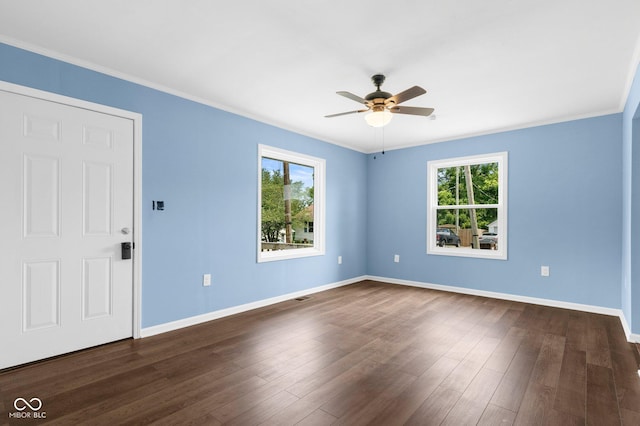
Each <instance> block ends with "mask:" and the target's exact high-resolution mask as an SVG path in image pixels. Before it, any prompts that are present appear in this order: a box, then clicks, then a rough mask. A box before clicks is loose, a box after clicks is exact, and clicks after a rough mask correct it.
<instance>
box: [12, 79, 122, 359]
mask: <svg viewBox="0 0 640 426" xmlns="http://www.w3.org/2000/svg"><path fill="white" fill-rule="evenodd" d="M133 135H134V133H133V122H132V120H130V119H127V118H122V117H117V116H114V115H109V114H105V113H100V112H96V111H92V110H89V109H85V108H79V107H74V106H69V105H65V104H61V103H57V102H53V101H48V100H43V99H37V98H34V97H30V96H25V95H20V94H15V93H10V92H6V91H2V90H0V206H1V207H0V369H1V368H6V367H10V366H15V365H19V364H23V363H26V362H30V361H35V360H39V359H43V358H46V357H50V356H54V355H59V354H63V353H67V352H71V351H75V350H78V349H82V348H87V347H90V346H95V345H99V344H103V343H107V342H111V341H114V340H118V339H122V338H127V337H131V336H132V335H133V260H131V259H129V260H123V259H122V256H121V243H122V242H130V241H132V239H133Z"/></svg>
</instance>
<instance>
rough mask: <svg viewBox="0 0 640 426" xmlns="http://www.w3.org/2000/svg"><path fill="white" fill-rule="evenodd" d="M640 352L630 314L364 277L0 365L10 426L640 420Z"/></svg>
mask: <svg viewBox="0 0 640 426" xmlns="http://www.w3.org/2000/svg"><path fill="white" fill-rule="evenodd" d="M639 362H640V354H637V353H636V352H635V347H634V346H632V345H630V344H629V343H627V341H626V336H625V334H624V330H623V329H622V327H621V324H620V321H619V319H618V318H617V317H613V316H606V315H600V314H591V313H586V312H578V311H569V310H564V309H560V308H550V307H545V306H540V305H531V304H526V303H520V302H512V301H505V300H498V299H490V298H485V297H480V296H471V295H464V294H455V293H447V292H444V291H439V290H432V289H425V288H418V287H403V286H400V285H391V284H386V283H381V282H375V281H362V282H360V283H356V284H353V285H349V286H344V287H341V288H337V289H333V290H328V291H325V292H321V293H315V294H312V295H309V297H306V298H304V299H303V300H300V301H299V300H288V301H284V302H281V303H278V304H274V305H270V306H267V307H264V308H260V309H254V310H251V311H248V312H245V313H242V314H238V315H234V316H230V317H225V318H221V319H218V320H215V321H210V322H207V323H203V324H199V325H196V326H192V327H188V328H185V329H181V330H176V331H172V332H168V333H164V334H160V335H157V336H153V337H149V338H145V339H139V340H124V341H119V342H114V343H112V344H108V345H103V346H100V347H96V348H91V349H87V350H84V351H79V352H76V353H73V354H69V355H66V356H62V357H58V358H53V359H50V360H45V361H42V362H37V363H33V364H31V365H27V366H23V367H19V368H15V369H12V370H5V371H0V425H3V424H11V425H13V424H32V423H31V422H30V421H28V420H24V421H23V420H19V421H18V420H17V419H16V421H13V420H12V419H10V417H9V413H10V412H11V411H12V410H14V408H13V403H14V400H15V399H16V398H18V397H27V396H36V397H38V398H41V399H42V401H43V407H45V408H46V412H47V419H46V420H41V421H39V422H38V424H52V425H65V426H66V425H71V424H73V425H76V424H78V425H82V424H91V425H92V426H93V425H114V424H118V425H127V424H132V425H133V424H135V425H139V424H157V425H178V424H180V425H188V424H192V425H205V424H206V425H223V424H242V425H244V424H266V425H288V424H291V425H293V424H302V425H327V424H344V425H350V426H351V425H358V424H374V425H378V424H380V425H385V426H387V425H401V424H421V425H422V424H440V423H442V424H456V425H457V424H481V425H500V424H512V423H514V424H550V425H555V424H559V425H562V426H570V425H574V424H576V425H577V424H580V425H584V424H597V425H612V424H630V425H634V426H635V425H637V424H640V379H638V375H637V370H638V363H639ZM10 420H11V421H10Z"/></svg>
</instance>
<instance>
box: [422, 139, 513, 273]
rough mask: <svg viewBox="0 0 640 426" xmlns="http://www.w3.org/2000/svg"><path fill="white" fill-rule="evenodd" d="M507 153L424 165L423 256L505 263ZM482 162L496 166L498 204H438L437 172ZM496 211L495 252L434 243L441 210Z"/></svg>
mask: <svg viewBox="0 0 640 426" xmlns="http://www.w3.org/2000/svg"><path fill="white" fill-rule="evenodd" d="M508 157H509V155H508V152H507V151H503V152H496V153H490V154H480V155H472V156H465V157H455V158H446V159H442V160H431V161H428V162H427V232H426V234H427V254H428V255H442V256H459V257H473V258H483V259H498V260H507V253H508V247H507V242H508V227H507V218H508V211H507V194H508V187H507V185H508ZM484 163H498V203H497V204H472V205H468V204H460V205H458V206H451V205H444V206H439V205H438V169H442V168H448V167H459V166H467V165H475V164H484ZM469 208H497V209H498V219H497V224H498V244H497V247H498V248H497V250H482V249H472V248H466V247H461V248H456V249H454V250H452V249H451V248H448V247H439V246H438V245H437V244H436V235H435V233H436V229H437V217H438V215H437V211H438V210H445V209H469Z"/></svg>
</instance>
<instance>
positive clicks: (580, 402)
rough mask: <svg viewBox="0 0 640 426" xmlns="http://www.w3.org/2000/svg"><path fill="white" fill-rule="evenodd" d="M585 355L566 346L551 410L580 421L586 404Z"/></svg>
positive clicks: (583, 415)
mask: <svg viewBox="0 0 640 426" xmlns="http://www.w3.org/2000/svg"><path fill="white" fill-rule="evenodd" d="M586 375H587V355H586V353H585V352H584V351H579V350H576V349H574V348H573V347H572V346H569V345H566V346H565V349H564V356H563V359H562V367H561V368H560V377H559V378H558V385H557V392H556V397H555V400H554V403H553V408H554V409H556V410H558V411H561V412H563V413H567V414H570V415H572V416H574V417H576V418H578V419H582V421H583V423H584V417H585V412H586V403H587V386H586V383H587V381H586V379H587V376H586Z"/></svg>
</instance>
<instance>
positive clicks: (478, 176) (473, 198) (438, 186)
mask: <svg viewBox="0 0 640 426" xmlns="http://www.w3.org/2000/svg"><path fill="white" fill-rule="evenodd" d="M507 158H508V155H507V153H506V152H500V153H494V154H486V155H477V156H471V157H458V158H450V159H445V160H436V161H429V162H428V163H427V174H428V176H427V179H428V185H427V191H428V194H427V200H428V201H427V203H428V206H427V212H428V213H427V254H435V255H448V256H465V257H482V258H493V259H502V260H504V259H506V258H507V241H508V239H507V235H508V234H507V176H508V174H507Z"/></svg>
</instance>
